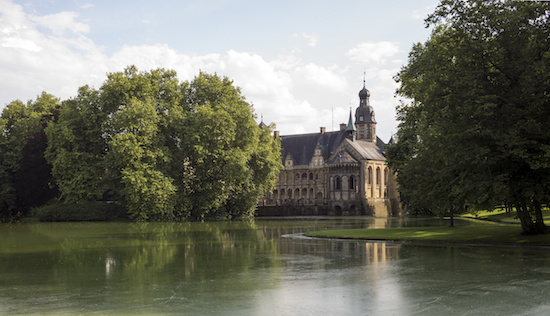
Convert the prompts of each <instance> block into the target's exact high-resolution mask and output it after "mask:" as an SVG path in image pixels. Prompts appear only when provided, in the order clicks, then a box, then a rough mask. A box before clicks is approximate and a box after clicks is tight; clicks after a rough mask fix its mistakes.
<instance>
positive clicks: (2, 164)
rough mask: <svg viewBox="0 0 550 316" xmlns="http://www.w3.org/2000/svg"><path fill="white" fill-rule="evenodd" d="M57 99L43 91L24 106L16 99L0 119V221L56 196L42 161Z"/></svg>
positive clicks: (11, 218)
mask: <svg viewBox="0 0 550 316" xmlns="http://www.w3.org/2000/svg"><path fill="white" fill-rule="evenodd" d="M59 105H60V101H59V99H57V98H55V97H54V96H52V95H50V94H47V93H45V92H42V94H40V95H39V96H38V97H37V98H36V100H34V101H32V100H30V101H28V102H27V104H25V103H23V102H21V101H19V100H15V101H13V102H11V103H9V104H7V106H6V107H5V108H4V110H3V111H2V115H1V116H0V221H9V220H14V219H17V218H18V217H20V216H22V215H25V214H26V213H27V212H28V211H29V209H30V208H31V207H35V206H39V205H41V204H43V203H45V202H47V201H48V200H50V199H51V198H53V197H55V196H56V195H57V191H56V188H55V186H53V183H52V182H53V181H52V178H51V175H50V170H51V166H50V165H49V164H48V163H47V162H46V160H45V159H44V151H45V149H46V146H47V140H46V135H45V134H44V128H45V126H46V124H47V122H48V121H50V120H52V119H53V118H54V117H55V116H56V113H57V112H58V107H59Z"/></svg>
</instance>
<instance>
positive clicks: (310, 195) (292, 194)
mask: <svg viewBox="0 0 550 316" xmlns="http://www.w3.org/2000/svg"><path fill="white" fill-rule="evenodd" d="M271 198H272V199H275V200H277V199H281V200H285V199H289V200H292V199H294V200H299V199H309V200H312V199H318V200H322V199H323V193H322V192H317V193H314V191H313V189H308V188H303V189H299V188H296V189H292V188H287V189H286V190H285V189H281V190H280V191H279V190H277V189H275V190H273V193H272V194H271Z"/></svg>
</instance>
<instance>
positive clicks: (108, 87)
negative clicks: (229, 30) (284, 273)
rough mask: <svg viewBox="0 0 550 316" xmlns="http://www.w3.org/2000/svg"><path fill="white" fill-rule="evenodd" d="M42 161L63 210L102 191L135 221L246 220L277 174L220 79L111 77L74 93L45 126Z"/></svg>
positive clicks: (259, 133)
mask: <svg viewBox="0 0 550 316" xmlns="http://www.w3.org/2000/svg"><path fill="white" fill-rule="evenodd" d="M47 131H48V139H49V140H50V146H49V147H48V155H47V157H48V159H49V161H50V162H51V163H52V165H53V174H54V176H55V178H56V179H57V181H58V184H59V188H60V191H61V197H62V199H63V200H64V201H65V202H68V203H79V202H83V201H88V200H96V199H98V198H100V197H101V196H102V195H104V194H105V193H106V192H109V193H110V195H111V196H115V197H116V198H118V199H120V200H121V201H122V202H124V203H125V204H126V205H127V206H128V210H129V213H130V215H131V216H132V217H134V218H136V219H138V220H166V219H173V218H176V217H184V218H185V217H198V218H202V217H204V216H210V215H212V216H214V215H224V216H227V215H229V216H241V215H251V214H253V211H254V208H255V205H256V204H257V201H258V199H259V197H260V196H261V195H263V194H265V193H266V192H267V191H268V190H270V189H271V188H272V186H273V183H274V181H275V178H276V174H277V173H278V171H279V168H280V166H279V144H278V141H277V140H274V139H273V137H270V136H269V132H270V131H269V130H261V129H260V128H259V127H258V126H257V124H256V123H255V121H254V112H253V108H252V106H251V105H250V104H249V103H247V102H246V101H245V98H244V97H243V96H242V94H241V92H240V89H239V88H237V87H235V86H233V82H232V81H231V80H229V79H228V78H220V77H219V76H217V75H209V74H205V73H200V74H199V75H198V76H197V77H196V78H195V79H194V80H193V81H191V82H179V81H178V79H177V76H176V73H175V72H174V71H170V70H164V69H157V70H152V71H150V72H139V71H138V70H137V69H136V68H135V67H133V66H132V67H128V68H127V69H125V70H124V72H117V73H111V74H109V75H108V77H107V80H106V81H105V83H104V84H103V85H102V86H101V88H100V89H99V90H94V89H90V88H89V87H82V88H80V90H79V94H78V96H77V97H76V98H73V99H71V100H68V101H66V102H65V104H64V106H63V107H62V110H61V115H60V118H59V120H58V122H57V123H55V124H53V123H52V124H50V126H49V127H48V130H47Z"/></svg>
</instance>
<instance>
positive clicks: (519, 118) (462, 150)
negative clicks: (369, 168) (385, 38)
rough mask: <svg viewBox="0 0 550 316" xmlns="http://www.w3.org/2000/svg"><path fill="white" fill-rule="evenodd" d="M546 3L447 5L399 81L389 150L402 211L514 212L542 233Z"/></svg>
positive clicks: (548, 165)
mask: <svg viewBox="0 0 550 316" xmlns="http://www.w3.org/2000/svg"><path fill="white" fill-rule="evenodd" d="M549 17H550V4H548V2H538V1H529V2H527V1H498V0H472V1H463V0H443V1H442V2H441V4H440V5H439V6H438V7H437V9H436V11H435V12H434V13H433V14H432V15H430V16H429V17H428V18H427V20H426V22H427V25H431V26H434V30H433V32H432V35H431V36H430V38H429V39H428V41H427V42H426V43H424V44H416V45H414V47H413V49H412V51H411V53H410V55H409V62H408V64H407V65H406V66H404V67H403V69H402V70H401V71H400V72H399V74H398V75H397V76H396V80H397V81H398V82H399V83H400V84H401V87H400V88H399V89H398V95H400V96H402V97H405V98H406V99H408V100H410V102H408V103H403V104H402V105H401V106H400V107H398V119H399V120H400V121H401V123H400V126H399V130H398V133H397V136H398V143H397V145H396V146H394V147H393V148H389V149H388V162H389V164H390V165H391V166H392V167H393V168H394V170H395V171H396V172H397V180H398V182H399V190H400V193H401V197H402V200H403V203H404V204H405V206H407V207H408V209H410V210H412V209H430V210H432V211H434V212H436V213H442V212H446V211H447V210H455V209H457V208H458V209H459V208H462V207H463V206H465V205H468V206H471V207H476V208H492V207H495V206H497V205H501V204H503V203H511V204H512V205H513V206H515V207H516V210H517V212H518V217H519V218H520V220H521V222H522V230H523V233H525V234H536V233H542V232H544V231H545V229H546V227H545V225H544V222H543V218H542V213H541V208H542V206H543V205H546V204H547V203H548V202H549V198H550V196H549V192H550V191H549V189H550V130H549V129H548V128H547V126H548V120H549V119H550V95H549V94H548V91H550V89H549V88H550V76H549V73H550V71H549V66H550V39H549V38H550V24H549V23H548V22H549V21H548V19H549Z"/></svg>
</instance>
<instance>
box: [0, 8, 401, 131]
mask: <svg viewBox="0 0 550 316" xmlns="http://www.w3.org/2000/svg"><path fill="white" fill-rule="evenodd" d="M0 3H2V0H0ZM5 3H6V4H7V5H5V6H4V5H2V6H0V14H1V19H0V69H2V76H0V109H1V108H2V107H3V106H4V104H6V103H8V102H11V101H12V100H15V99H21V100H23V101H26V100H28V99H32V98H35V97H36V96H37V95H38V94H39V93H40V92H41V91H46V92H48V93H51V94H53V95H55V96H56V97H59V98H61V99H62V100H63V99H67V98H70V97H73V96H75V95H76V93H77V89H78V87H80V86H83V85H85V84H88V85H90V86H94V87H96V88H98V87H99V86H100V85H101V84H102V82H103V81H104V80H105V79H106V74H107V73H108V72H116V71H122V70H123V69H124V68H125V67H127V66H128V65H136V67H137V68H138V69H139V70H141V71H147V70H150V69H155V68H166V69H173V70H176V71H177V73H178V78H179V79H180V80H192V79H193V77H194V76H195V75H197V74H198V72H199V71H200V70H202V71H205V72H208V73H217V74H219V75H223V76H227V77H229V78H231V79H232V80H234V84H235V85H236V86H239V87H241V88H242V93H243V95H244V96H246V98H247V101H248V102H250V103H252V104H254V108H255V112H256V114H257V115H258V119H259V116H260V115H262V114H263V118H264V122H265V123H267V124H269V123H271V122H274V123H276V124H277V129H278V130H280V131H281V134H282V135H288V134H296V133H304V132H306V133H315V132H318V130H319V127H320V126H324V127H326V128H327V130H331V129H332V125H333V122H334V127H335V128H336V129H337V128H338V124H339V123H341V122H347V119H348V116H349V109H350V107H352V108H353V110H354V109H355V107H356V106H357V105H358V98H357V92H358V91H359V90H360V89H361V88H362V70H363V69H356V70H357V73H356V75H353V74H352V75H351V77H352V78H354V79H353V80H355V79H356V80H357V81H356V82H355V81H354V82H350V81H349V78H350V72H351V71H350V70H349V69H348V68H347V67H348V66H344V67H342V66H339V65H330V66H327V65H322V64H319V63H315V62H310V61H309V60H308V61H304V60H302V59H300V58H298V57H297V56H295V55H292V54H290V55H279V56H277V57H276V58H274V59H272V60H266V59H265V58H264V57H263V56H261V55H259V54H257V53H251V52H243V51H237V50H229V51H227V52H225V53H221V54H202V55H195V54H185V53H180V52H178V51H176V50H175V49H173V48H171V47H170V46H169V45H168V44H156V45H139V46H129V45H126V46H123V47H121V48H120V49H119V50H117V51H116V52H115V53H113V54H112V55H111V56H107V55H105V54H104V53H103V51H102V48H101V47H99V46H98V45H96V44H95V43H94V42H93V41H92V40H91V39H90V38H88V37H86V36H85V35H84V34H83V33H85V32H87V31H89V28H87V27H84V26H83V25H84V24H82V25H80V24H79V22H78V20H77V17H78V16H77V15H76V14H68V13H66V12H62V13H60V14H57V15H51V16H46V17H41V16H28V15H26V14H25V13H24V11H23V9H22V7H21V6H19V5H15V4H12V3H11V2H5ZM52 16H58V17H60V18H62V20H63V21H64V22H59V23H54V22H52V20H51V17H52ZM38 23H40V25H44V26H48V27H49V28H50V29H52V30H54V33H55V34H56V35H55V36H48V35H46V34H43V33H41V32H40V29H39V28H37V24H38ZM66 30H70V31H71V32H72V33H69V32H66ZM75 33H76V34H75ZM75 35H76V36H75ZM304 38H305V36H304ZM313 39H315V40H316V37H314V38H313ZM397 51H398V45H397V44H396V43H390V42H381V43H371V42H368V43H362V44H359V45H357V46H356V48H354V49H352V50H350V51H349V53H348V55H347V56H348V57H349V58H350V59H352V60H356V61H361V62H365V61H366V62H367V63H366V64H367V67H369V68H368V71H367V74H368V78H367V79H368V80H367V82H372V83H373V85H372V87H368V86H367V87H368V88H369V89H370V90H371V93H372V96H373V97H372V99H371V101H372V105H373V107H375V111H376V113H377V120H378V121H379V126H378V131H379V133H386V134H389V133H387V132H385V131H384V130H386V129H387V128H386V127H387V126H388V124H386V123H385V122H386V118H388V120H390V121H393V116H394V113H395V112H394V109H395V100H391V97H392V96H393V91H394V90H395V83H394V82H393V81H392V80H391V77H392V76H393V73H392V72H394V71H396V70H395V69H394V68H395V67H396V66H392V67H390V68H391V69H387V68H385V67H383V64H384V63H391V62H392V60H394V59H396V57H395V56H394V55H395V54H396V52H397ZM361 68H362V67H361ZM388 78H389V79H388ZM388 95H389V96H390V97H388ZM382 122H384V123H382ZM390 127H391V126H390ZM386 138H389V137H384V139H386Z"/></svg>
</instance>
